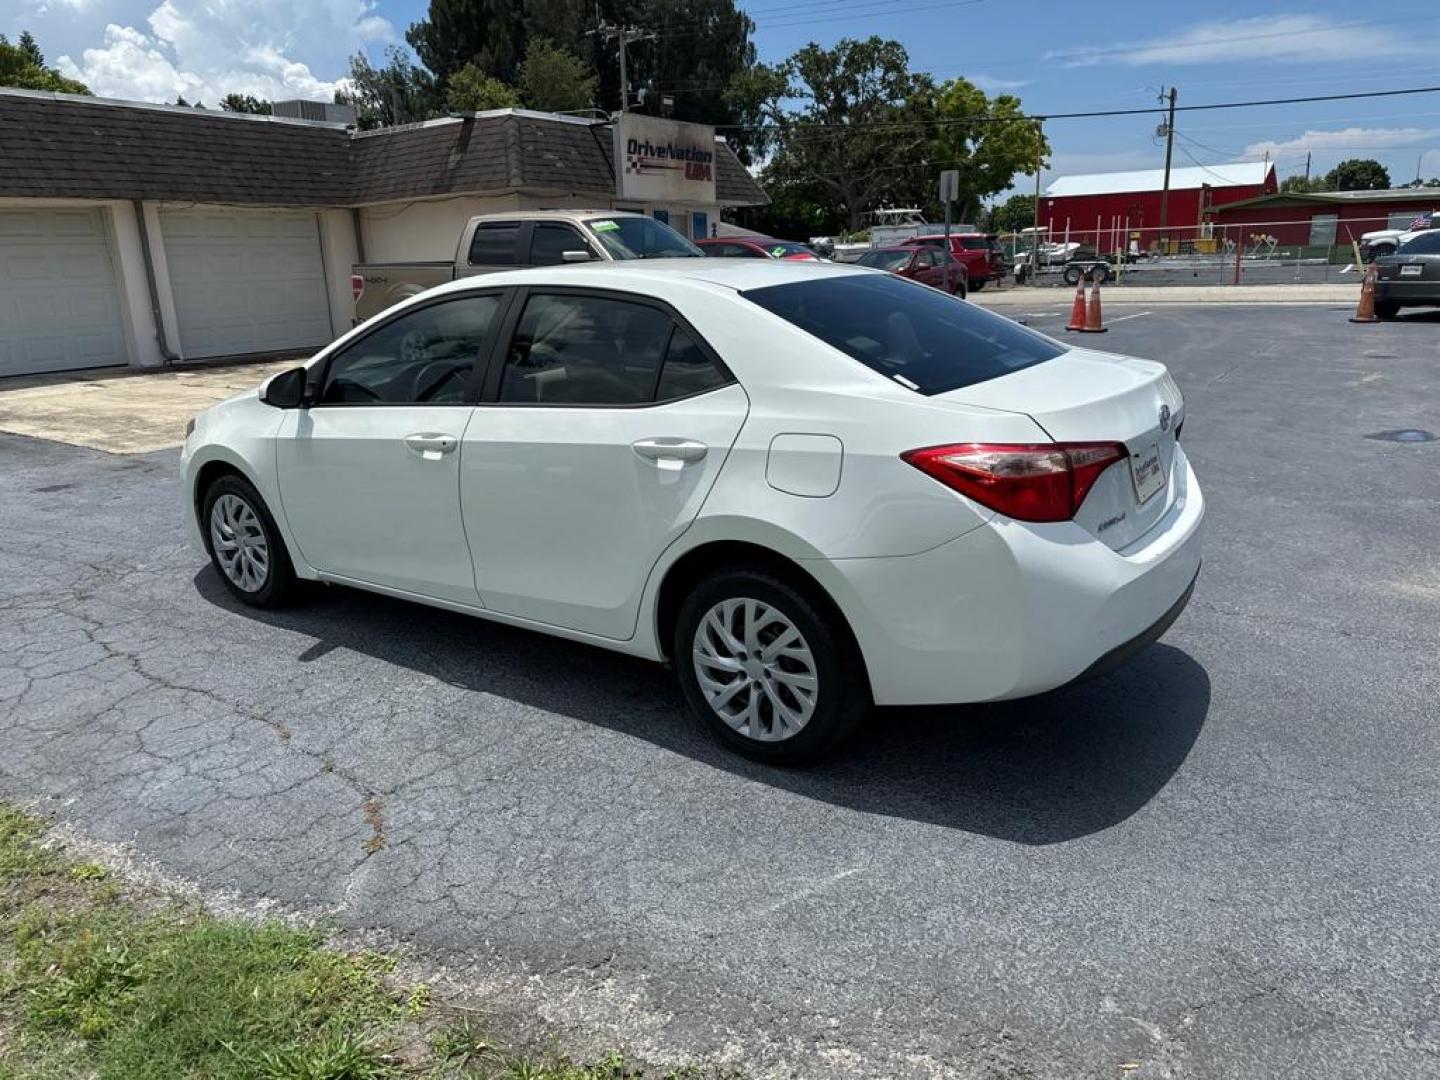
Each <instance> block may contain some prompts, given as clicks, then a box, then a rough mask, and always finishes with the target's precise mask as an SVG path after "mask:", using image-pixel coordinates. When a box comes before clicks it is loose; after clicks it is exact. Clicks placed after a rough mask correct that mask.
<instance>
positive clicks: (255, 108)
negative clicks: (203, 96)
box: [220, 94, 274, 116]
mask: <svg viewBox="0 0 1440 1080" xmlns="http://www.w3.org/2000/svg"><path fill="white" fill-rule="evenodd" d="M220 108H222V109H224V110H225V111H226V112H238V113H253V114H254V115H256V116H269V115H271V114H272V113H273V112H274V108H273V106H272V105H271V104H270V102H268V101H266V100H265V99H264V98H257V97H255V96H254V95H253V94H226V95H225V96H224V97H223V98H221V99H220Z"/></svg>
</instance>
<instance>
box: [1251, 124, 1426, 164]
mask: <svg viewBox="0 0 1440 1080" xmlns="http://www.w3.org/2000/svg"><path fill="white" fill-rule="evenodd" d="M1437 139H1440V128H1415V127H1407V128H1366V127H1348V128H1342V129H1340V130H1339V131H1306V132H1305V133H1304V134H1302V135H1299V136H1297V137H1296V138H1293V139H1282V140H1275V139H1264V140H1261V141H1260V142H1253V143H1251V144H1250V145H1249V146H1247V147H1245V157H1247V158H1258V157H1260V156H1261V155H1262V154H1266V153H1268V154H1269V155H1270V157H1271V158H1272V159H1274V158H1280V157H1295V156H1297V155H1299V154H1305V153H1311V152H1315V151H1325V150H1338V151H1346V150H1392V149H1396V148H1403V147H1406V146H1415V145H1417V144H1419V143H1428V142H1434V141H1436V140H1437Z"/></svg>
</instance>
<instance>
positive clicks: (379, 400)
mask: <svg viewBox="0 0 1440 1080" xmlns="http://www.w3.org/2000/svg"><path fill="white" fill-rule="evenodd" d="M499 308H500V298H499V297H498V296H494V295H487V296H465V297H459V298H457V299H454V300H446V301H444V302H442V303H439V304H431V305H429V306H428V307H423V308H420V309H419V310H417V311H412V312H409V313H407V314H405V315H401V316H400V317H399V318H397V319H392V320H391V321H390V322H388V323H386V324H385V325H384V326H382V327H380V328H379V329H378V330H376V331H374V332H373V333H370V334H366V335H365V336H364V337H363V338H361V339H360V340H359V341H357V342H355V343H354V344H352V345H349V346H348V347H346V348H345V349H344V351H342V352H340V353H338V354H336V356H335V357H333V358H332V359H331V361H330V370H329V372H328V373H327V375H326V379H325V387H324V389H323V391H322V392H321V394H320V399H319V402H318V404H321V405H377V404H390V405H454V404H459V403H461V402H463V401H464V400H465V391H466V388H467V387H468V385H469V383H470V376H471V374H472V372H473V371H474V370H475V363H476V361H477V360H478V359H479V358H480V357H481V356H482V355H483V353H484V351H485V350H486V349H488V348H489V345H490V336H491V334H493V333H494V331H495V316H496V312H497V311H498V310H499Z"/></svg>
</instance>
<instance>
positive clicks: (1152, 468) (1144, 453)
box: [1130, 443, 1165, 503]
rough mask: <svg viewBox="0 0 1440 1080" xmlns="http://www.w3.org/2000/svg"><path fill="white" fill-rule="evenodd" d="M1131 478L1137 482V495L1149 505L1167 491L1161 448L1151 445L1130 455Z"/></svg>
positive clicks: (1142, 501)
mask: <svg viewBox="0 0 1440 1080" xmlns="http://www.w3.org/2000/svg"><path fill="white" fill-rule="evenodd" d="M1130 476H1131V478H1132V479H1133V480H1134V481H1135V495H1136V497H1137V498H1138V499H1139V500H1140V501H1141V503H1147V502H1149V501H1150V500H1151V499H1153V498H1154V497H1155V496H1156V495H1158V494H1159V493H1160V492H1162V491H1164V490H1165V469H1164V468H1163V467H1162V466H1161V464H1160V447H1159V446H1158V445H1157V444H1155V443H1151V444H1150V445H1149V446H1147V447H1145V448H1144V449H1143V450H1137V451H1134V452H1133V453H1131V455H1130Z"/></svg>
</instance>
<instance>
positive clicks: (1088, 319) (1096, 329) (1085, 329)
mask: <svg viewBox="0 0 1440 1080" xmlns="http://www.w3.org/2000/svg"><path fill="white" fill-rule="evenodd" d="M1104 277H1105V271H1103V270H1096V271H1095V287H1094V288H1092V289H1091V290H1090V306H1089V307H1087V308H1086V309H1085V325H1084V326H1082V327H1081V328H1080V332H1081V333H1082V334H1103V333H1105V320H1104V318H1103V317H1102V316H1101V314H1100V282H1101V281H1102V280H1103V279H1104Z"/></svg>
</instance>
